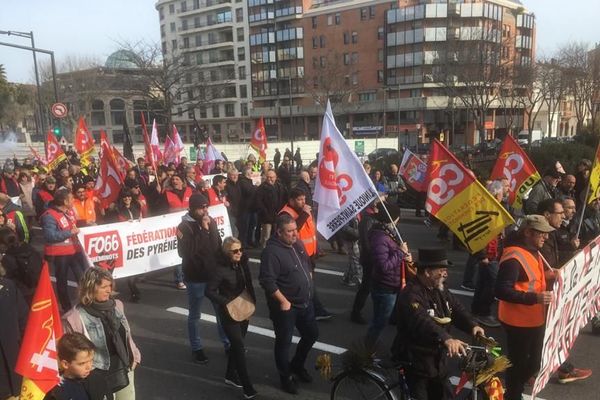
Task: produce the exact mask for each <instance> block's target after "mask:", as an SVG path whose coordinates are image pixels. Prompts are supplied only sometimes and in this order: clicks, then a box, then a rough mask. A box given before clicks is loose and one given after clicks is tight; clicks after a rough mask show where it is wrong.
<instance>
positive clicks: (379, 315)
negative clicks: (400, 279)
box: [367, 284, 397, 345]
mask: <svg viewBox="0 0 600 400" xmlns="http://www.w3.org/2000/svg"><path fill="white" fill-rule="evenodd" d="M396 296H397V293H396V291H395V290H394V289H390V288H385V287H381V286H379V285H377V284H374V285H373V287H372V288H371V300H372V301H373V319H372V320H371V322H370V323H369V329H368V330H367V344H371V345H374V344H376V343H377V340H378V339H379V336H380V335H381V332H382V331H383V329H384V328H385V326H386V325H387V323H388V321H389V319H390V315H392V311H394V306H395V305H396Z"/></svg>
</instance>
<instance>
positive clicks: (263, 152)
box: [250, 117, 267, 164]
mask: <svg viewBox="0 0 600 400" xmlns="http://www.w3.org/2000/svg"><path fill="white" fill-rule="evenodd" d="M250 147H252V148H253V149H254V150H255V151H256V152H257V153H258V162H259V164H262V163H263V162H264V161H265V160H266V159H267V131H266V130H265V122H264V120H263V117H260V119H259V120H258V122H257V123H256V130H255V131H254V134H253V135H252V139H250Z"/></svg>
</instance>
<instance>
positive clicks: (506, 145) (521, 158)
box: [490, 135, 541, 210]
mask: <svg viewBox="0 0 600 400" xmlns="http://www.w3.org/2000/svg"><path fill="white" fill-rule="evenodd" d="M501 178H506V179H508V183H509V185H510V193H509V195H508V204H510V205H511V207H512V208H514V209H515V210H520V209H522V208H523V196H524V195H525V194H526V193H527V192H528V191H529V189H531V188H532V187H533V185H535V184H536V182H537V181H539V180H540V179H541V177H540V174H539V172H538V170H537V169H536V168H535V165H533V163H532V162H531V160H530V159H529V157H527V154H526V153H525V151H523V149H522V148H521V146H519V143H517V141H516V140H515V139H514V138H513V137H512V136H511V135H506V137H505V138H504V142H502V147H501V148H500V152H499V153H498V159H497V160H496V164H495V165H494V168H493V169H492V174H491V175H490V179H501Z"/></svg>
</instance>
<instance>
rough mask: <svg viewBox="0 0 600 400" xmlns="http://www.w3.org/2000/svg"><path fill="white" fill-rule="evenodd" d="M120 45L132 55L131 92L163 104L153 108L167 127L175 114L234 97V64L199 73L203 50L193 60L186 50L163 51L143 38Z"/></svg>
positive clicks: (181, 113) (151, 101) (152, 101)
mask: <svg viewBox="0 0 600 400" xmlns="http://www.w3.org/2000/svg"><path fill="white" fill-rule="evenodd" d="M119 46H120V48H121V50H125V51H127V52H129V53H130V54H131V55H132V58H133V60H132V61H133V62H134V64H135V65H136V67H137V70H136V74H135V77H134V79H135V80H136V84H135V85H134V86H135V87H134V88H133V91H134V92H137V93H136V94H137V95H139V96H142V97H144V98H146V99H148V100H149V102H150V103H154V104H158V103H160V104H163V108H162V110H155V111H157V113H158V114H159V115H161V116H162V117H163V118H164V120H165V121H166V123H167V125H169V126H170V125H171V122H172V117H173V116H175V115H179V116H181V115H183V114H184V113H188V112H190V111H194V110H195V109H197V108H200V107H207V106H208V105H209V104H210V103H211V102H212V101H214V100H217V99H220V98H224V97H237V95H236V87H235V82H234V79H235V77H236V70H235V66H233V65H231V66H226V67H217V68H211V69H203V70H200V73H199V68H198V66H197V65H194V64H199V63H202V62H204V61H203V59H202V58H201V57H202V56H203V55H202V53H198V55H197V57H200V58H197V59H193V58H195V57H192V56H191V53H189V52H179V51H175V52H173V53H170V54H163V52H162V49H161V47H160V46H159V45H158V44H154V43H148V42H144V41H140V42H136V43H128V42H124V43H120V44H119ZM211 57H212V55H211ZM216 60H217V61H218V57H217V59H216ZM210 61H211V62H213V61H214V60H212V59H211V60H210ZM190 119H191V118H190Z"/></svg>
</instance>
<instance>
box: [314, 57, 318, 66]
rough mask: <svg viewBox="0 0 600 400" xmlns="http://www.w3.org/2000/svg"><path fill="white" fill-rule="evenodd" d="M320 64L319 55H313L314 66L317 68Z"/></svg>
mask: <svg viewBox="0 0 600 400" xmlns="http://www.w3.org/2000/svg"><path fill="white" fill-rule="evenodd" d="M317 65H319V59H318V58H317V57H313V68H316V67H317Z"/></svg>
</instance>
